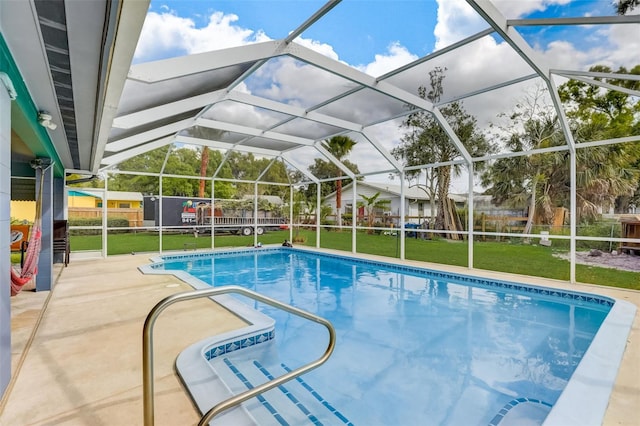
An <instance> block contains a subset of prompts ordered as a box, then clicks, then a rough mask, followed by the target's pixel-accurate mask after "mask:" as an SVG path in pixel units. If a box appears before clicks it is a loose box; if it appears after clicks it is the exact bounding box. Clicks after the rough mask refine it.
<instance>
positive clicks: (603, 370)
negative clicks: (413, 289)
mask: <svg viewBox="0 0 640 426" xmlns="http://www.w3.org/2000/svg"><path fill="white" fill-rule="evenodd" d="M255 250H261V251H289V250H291V251H299V252H306V253H311V254H314V255H320V256H328V257H335V258H340V259H349V260H350V261H354V262H356V263H383V264H385V266H388V267H390V268H392V269H394V270H400V271H424V272H428V273H430V274H435V275H436V276H437V278H441V279H452V278H462V280H461V281H462V282H463V283H464V282H466V283H468V284H475V285H479V286H482V287H487V286H489V287H495V288H496V289H499V290H503V291H504V290H507V291H515V292H524V293H531V294H536V295H537V296H542V297H553V298H557V297H560V298H573V299H576V300H579V301H585V302H586V303H596V304H601V305H608V306H610V307H611V309H610V311H609V313H608V314H607V316H606V317H605V319H604V321H603V323H602V324H601V326H600V328H599V329H598V332H597V333H596V335H595V337H594V339H593V341H592V342H591V345H590V346H589V348H588V350H587V351H586V352H585V354H584V356H583V358H582V360H581V361H580V363H579V364H578V366H577V367H576V370H575V371H574V373H573V374H572V376H571V378H570V379H569V381H568V382H567V385H566V387H565V388H564V390H563V391H562V393H561V395H560V397H559V398H558V400H557V401H556V403H555V404H554V406H553V407H552V409H551V411H550V413H549V415H548V416H547V418H546V419H545V421H544V423H543V424H544V425H563V426H564V425H576V426H582V425H590V424H593V425H599V424H601V423H602V421H603V419H604V416H605V413H606V409H607V406H608V404H609V398H610V397H611V393H612V391H613V386H614V384H615V381H616V377H617V374H618V370H619V369H620V364H621V361H622V357H623V355H624V352H625V349H626V346H627V337H628V336H629V334H630V332H631V327H632V324H633V321H634V318H635V314H636V310H637V308H636V306H635V305H634V304H632V303H630V302H627V301H624V300H621V299H617V298H613V297H609V296H602V295H600V294H596V293H590V292H582V291H574V290H559V289H555V288H553V287H545V286H543V285H536V284H529V283H518V282H516V281H515V280H509V281H506V280H501V279H494V278H484V277H473V276H470V275H468V274H465V273H463V272H444V271H440V270H437V269H433V268H431V267H422V266H416V265H409V264H394V263H391V262H390V261H388V260H386V261H385V260H381V259H376V260H369V259H364V258H357V257H353V254H351V253H349V254H333V253H326V252H321V251H317V250H311V249H308V248H298V247H294V248H288V247H280V246H274V247H260V248H253V247H251V248H239V249H238V248H234V249H229V248H224V249H215V250H207V251H199V252H196V253H189V254H186V253H185V254H167V255H160V256H156V257H153V258H151V259H150V260H151V261H152V262H154V263H152V264H148V265H143V266H140V267H139V270H140V271H141V272H142V273H150V274H170V275H174V276H176V277H177V278H179V279H181V280H182V281H184V282H186V283H187V284H190V285H191V286H192V287H194V288H196V289H197V288H209V285H208V284H206V283H204V282H203V281H201V280H199V279H197V278H195V277H193V276H191V275H190V274H187V273H185V272H183V271H178V272H175V271H172V272H168V271H162V270H158V269H155V268H154V267H153V266H154V265H157V264H158V263H162V262H165V261H171V260H180V259H189V258H191V259H197V258H202V257H210V256H211V255H213V254H215V255H216V256H224V255H227V254H228V255H236V254H239V253H243V252H245V253H254V252H255ZM396 261H399V260H396ZM400 262H404V261H400ZM445 266H446V265H445ZM156 267H157V266H156ZM487 272H490V271H487ZM474 273H475V274H480V275H482V274H481V273H480V272H479V271H477V270H474ZM492 283H493V284H492ZM229 298H230V299H232V300H234V301H235V299H233V298H232V297H229ZM245 306H246V305H245ZM232 333H233V332H232ZM205 340H207V339H205Z"/></svg>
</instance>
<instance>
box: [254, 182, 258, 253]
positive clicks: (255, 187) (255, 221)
mask: <svg viewBox="0 0 640 426" xmlns="http://www.w3.org/2000/svg"><path fill="white" fill-rule="evenodd" d="M257 245H258V181H256V182H255V183H254V184H253V246H254V247H255V246H257Z"/></svg>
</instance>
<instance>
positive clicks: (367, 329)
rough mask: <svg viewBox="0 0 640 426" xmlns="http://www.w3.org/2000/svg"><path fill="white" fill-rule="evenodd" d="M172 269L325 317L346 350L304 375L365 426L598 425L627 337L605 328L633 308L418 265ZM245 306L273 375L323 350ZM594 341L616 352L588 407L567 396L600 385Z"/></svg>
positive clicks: (248, 260) (243, 262) (264, 256)
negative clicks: (600, 339) (268, 335)
mask: <svg viewBox="0 0 640 426" xmlns="http://www.w3.org/2000/svg"><path fill="white" fill-rule="evenodd" d="M162 261H163V262H161V263H158V264H155V265H152V267H151V268H149V270H153V271H154V272H155V273H158V272H161V271H164V272H170V271H173V272H175V271H180V272H177V274H178V275H181V274H182V277H183V278H186V279H189V280H191V282H192V283H194V284H195V286H196V287H198V286H201V285H203V283H212V282H214V283H215V285H216V286H222V285H229V284H235V285H242V286H244V287H247V288H250V289H252V290H255V291H258V292H260V293H262V294H265V295H267V296H270V297H273V298H275V299H278V300H280V301H283V302H285V303H289V304H291V305H293V306H296V307H299V308H302V309H305V310H308V311H310V312H313V313H317V314H318V315H320V316H323V317H325V318H327V319H329V320H330V321H331V322H332V323H333V324H334V326H335V327H336V331H337V336H338V340H337V347H336V351H335V352H334V354H333V356H332V358H331V359H330V360H329V362H328V363H327V364H325V365H324V366H322V367H321V368H320V369H318V370H315V371H313V372H311V373H309V374H307V375H305V376H304V380H305V382H306V383H307V384H308V385H309V386H310V387H312V388H313V389H315V390H317V391H318V393H320V394H322V396H323V397H324V398H325V399H326V400H327V401H329V402H330V403H331V404H333V406H335V407H338V408H339V410H340V413H341V415H342V416H343V417H345V418H347V419H348V421H350V422H352V423H353V424H357V425H360V424H368V425H376V424H380V425H387V424H406V425H412V424H425V421H426V423H427V424H443V425H444V424H465V425H474V424H478V425H487V424H495V425H497V424H501V425H505V424H517V423H518V421H517V420H522V419H523V418H524V419H526V420H527V421H533V422H534V423H538V424H541V423H542V421H543V420H544V418H545V417H546V416H547V414H548V413H549V411H550V408H551V407H552V406H554V409H553V410H552V411H551V415H549V419H553V418H555V419H559V420H562V422H563V424H568V423H567V419H568V418H573V419H574V420H576V422H575V423H574V424H585V423H584V422H582V423H579V422H581V420H580V418H581V416H582V417H584V416H585V415H586V416H588V419H589V420H590V422H593V423H594V424H599V423H600V420H601V418H602V415H603V414H604V408H606V401H607V399H608V393H609V392H610V387H611V386H610V385H611V384H612V382H613V380H614V379H615V371H616V370H617V363H616V362H615V359H616V357H617V359H618V362H619V359H620V357H621V354H622V350H623V348H624V341H625V338H626V334H628V328H626V332H625V329H624V327H622V329H620V327H617V329H615V330H613V331H612V330H611V329H610V326H609V325H608V324H609V323H610V321H611V317H612V314H613V313H616V312H617V313H619V311H620V309H621V308H627V309H626V311H628V310H629V309H628V308H629V307H628V306H625V304H624V303H618V302H617V301H614V300H612V299H609V298H606V297H601V296H594V295H588V294H579V293H570V292H565V291H554V290H550V289H545V288H540V287H533V286H525V285H520V284H515V283H508V282H502V281H491V280H486V279H482V278H476V277H469V276H464V275H455V274H450V273H444V272H437V271H428V270H425V269H422V268H417V267H412V266H403V265H392V264H384V263H378V262H372V261H368V260H362V259H356V258H353V257H344V256H335V255H328V254H317V253H312V252H309V251H305V250H299V249H294V250H291V249H280V248H278V249H271V248H269V249H260V250H241V251H227V252H220V253H216V254H215V255H211V254H204V253H203V254H198V255H192V256H182V255H181V256H163V258H162ZM147 272H148V271H147ZM185 272H187V273H188V274H189V276H191V277H193V278H189V276H187V275H184V273H185ZM246 303H250V304H252V305H253V306H254V307H256V308H259V309H260V310H261V311H262V312H263V313H264V314H266V315H267V316H268V317H270V318H273V319H274V320H275V330H274V333H273V336H275V338H274V339H268V340H269V341H271V340H272V343H273V345H272V346H271V347H269V349H268V350H266V349H262V352H261V353H260V354H255V356H254V355H252V357H253V356H254V357H259V358H261V359H260V361H261V362H263V363H264V364H265V369H266V370H269V371H272V370H274V369H276V368H277V367H279V366H281V365H284V366H290V367H293V368H295V367H298V366H300V365H302V364H303V363H305V362H308V361H310V360H312V359H315V358H316V357H317V356H319V354H320V353H321V352H322V350H323V349H324V344H325V343H324V342H326V333H325V332H323V330H322V328H321V327H319V326H317V325H315V324H311V323H308V322H305V321H304V320H299V319H297V318H295V317H290V316H289V315H288V314H286V313H283V312H282V311H278V310H275V309H273V308H271V307H268V306H258V305H255V304H253V302H246ZM624 310H625V309H623V311H624ZM614 311H615V312H614ZM626 315H627V316H628V312H627V313H626ZM623 316H624V315H623ZM631 318H633V316H631ZM618 319H619V318H618ZM254 322H255V321H254ZM615 323H616V324H619V323H620V321H618V320H616V321H615ZM629 325H630V322H629ZM267 328H268V327H267ZM267 328H265V329H267ZM605 328H606V329H607V330H606V332H603V329H605ZM598 330H600V331H598ZM596 334H598V336H600V335H601V334H605V335H606V336H605V337H606V340H607V341H606V342H605V343H604V345H605V348H603V349H598V347H597V346H598V345H596V343H597V341H593V339H594V337H595V336H596ZM592 341H593V343H592ZM594 346H596V348H595V350H596V351H598V350H606V353H607V356H608V358H609V360H608V361H607V363H610V364H612V365H611V366H609V369H612V370H613V371H611V372H609V373H607V372H606V371H603V370H602V369H601V368H600V369H599V371H598V372H597V373H596V374H597V379H598V381H599V382H609V387H608V390H607V389H605V388H606V387H607V386H604V387H603V386H600V385H598V386H595V387H594V386H592V387H591V388H589V389H588V392H589V393H590V394H599V397H600V400H603V401H600V402H599V403H592V404H588V405H589V408H586V409H585V407H584V403H585V399H584V398H583V397H581V398H582V400H581V401H580V402H579V403H578V402H577V401H576V400H575V399H574V400H572V398H571V395H570V394H571V393H574V394H575V393H577V394H579V395H583V394H584V390H585V389H584V386H585V385H586V386H589V382H590V381H591V380H588V379H585V380H584V381H582V382H584V383H585V384H584V385H582V384H581V381H580V380H578V381H577V382H576V383H577V384H572V382H574V380H571V381H570V380H569V379H570V378H572V375H573V376H574V378H575V376H580V377H583V376H584V377H587V378H589V377H592V374H593V371H589V369H590V368H591V369H593V367H594V366H593V365H591V367H589V366H588V365H587V366H586V367H585V366H584V364H588V363H589V359H590V358H591V357H592V356H590V355H589V353H590V352H592V351H593V350H594ZM216 348H218V346H216V344H215V343H211V344H208V346H205V347H204V349H202V350H201V353H202V354H204V355H206V356H207V357H210V358H215V357H214V356H212V355H211V354H212V353H214V352H213V351H214V350H216ZM587 349H589V350H587ZM241 352H242V351H237V352H236V355H237V356H238V357H239V358H238V359H241V358H242V355H241ZM596 358H599V357H598V356H596ZM225 359H231V361H229V362H233V359H234V358H233V357H232V356H229V357H227V356H225ZM211 361H212V362H217V363H221V362H222V360H221V359H212V360H211ZM581 361H582V362H581ZM238 362H241V361H238ZM579 365H580V368H581V370H580V373H579V374H578V373H576V369H577V368H578V366H579ZM607 374H608V376H609V377H608V378H607ZM568 384H570V386H568ZM605 384H606V383H605ZM576 387H577V389H576V390H572V389H573V388H576ZM561 395H562V396H561ZM566 395H569V396H566ZM566 400H568V401H566ZM563 401H564V402H563ZM561 402H562V404H561ZM559 406H562V407H560V408H559ZM594 407H595V408H594ZM598 407H601V408H600V409H599V410H600V411H598ZM585 411H586V412H587V413H586V414H585ZM598 412H599V413H600V414H598ZM575 416H578V417H577V418H576V417H575ZM598 416H600V417H599V419H598V418H597V417H598ZM333 420H335V424H344V422H342V423H341V422H340V421H338V419H336V418H333ZM325 424H331V422H330V421H325Z"/></svg>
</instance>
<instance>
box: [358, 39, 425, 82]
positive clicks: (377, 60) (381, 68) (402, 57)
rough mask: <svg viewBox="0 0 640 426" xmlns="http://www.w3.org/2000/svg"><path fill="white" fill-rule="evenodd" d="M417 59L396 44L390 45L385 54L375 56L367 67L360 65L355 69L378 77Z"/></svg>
mask: <svg viewBox="0 0 640 426" xmlns="http://www.w3.org/2000/svg"><path fill="white" fill-rule="evenodd" d="M417 59H418V56H417V55H414V54H412V53H411V52H409V51H408V50H407V48H406V47H404V46H402V45H401V44H400V43H398V42H396V43H392V44H391V45H390V46H389V47H388V48H387V51H386V52H385V53H382V54H376V55H375V57H374V61H373V62H371V63H369V64H367V65H360V66H358V67H357V68H358V69H360V71H362V72H364V73H366V74H369V75H371V76H373V77H378V76H381V75H383V74H385V73H387V72H389V71H393V70H395V69H398V68H400V67H401V66H403V65H406V64H408V63H411V62H413V61H415V60H417Z"/></svg>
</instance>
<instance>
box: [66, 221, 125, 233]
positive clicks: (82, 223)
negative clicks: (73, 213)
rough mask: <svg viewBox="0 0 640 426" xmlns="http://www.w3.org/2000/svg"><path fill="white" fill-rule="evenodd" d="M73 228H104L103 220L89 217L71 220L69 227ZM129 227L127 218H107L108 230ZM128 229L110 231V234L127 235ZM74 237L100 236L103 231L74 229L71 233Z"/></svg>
mask: <svg viewBox="0 0 640 426" xmlns="http://www.w3.org/2000/svg"><path fill="white" fill-rule="evenodd" d="M73 226H102V218H99V217H89V218H70V219H69V227H73ZM128 226H129V220H128V219H127V218H125V217H110V218H107V227H108V228H126V227H128ZM125 232H128V230H126V229H122V230H112V229H110V230H109V233H125ZM71 234H72V235H100V234H102V230H101V229H74V230H72V231H71Z"/></svg>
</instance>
